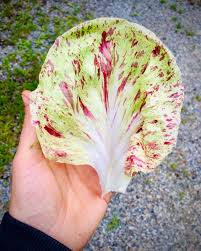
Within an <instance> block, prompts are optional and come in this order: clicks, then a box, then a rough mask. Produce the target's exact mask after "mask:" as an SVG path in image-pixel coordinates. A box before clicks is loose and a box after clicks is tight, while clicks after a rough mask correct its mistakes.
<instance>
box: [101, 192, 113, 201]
mask: <svg viewBox="0 0 201 251" xmlns="http://www.w3.org/2000/svg"><path fill="white" fill-rule="evenodd" d="M112 195H113V193H112V192H109V193H106V194H105V195H104V196H103V200H104V201H105V202H106V203H107V204H108V203H109V202H110V200H111V199H112Z"/></svg>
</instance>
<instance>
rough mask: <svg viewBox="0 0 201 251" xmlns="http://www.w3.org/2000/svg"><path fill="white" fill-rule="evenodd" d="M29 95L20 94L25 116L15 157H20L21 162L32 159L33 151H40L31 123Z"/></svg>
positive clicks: (28, 93)
mask: <svg viewBox="0 0 201 251" xmlns="http://www.w3.org/2000/svg"><path fill="white" fill-rule="evenodd" d="M30 93H31V92H30V91H23V93H22V99H23V103H24V111H25V116H24V123H23V128H22V132H21V135H20V142H19V145H18V150H17V155H18V156H20V159H21V160H24V159H25V158H26V159H29V158H30V157H32V155H33V151H35V150H40V145H39V143H38V140H37V137H36V132H35V127H34V126H33V125H32V123H31V113H30Z"/></svg>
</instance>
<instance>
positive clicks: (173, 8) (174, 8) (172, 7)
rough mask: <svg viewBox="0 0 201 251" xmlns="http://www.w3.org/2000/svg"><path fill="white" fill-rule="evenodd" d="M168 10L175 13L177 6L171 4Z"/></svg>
mask: <svg viewBox="0 0 201 251" xmlns="http://www.w3.org/2000/svg"><path fill="white" fill-rule="evenodd" d="M170 9H171V10H174V11H177V4H176V3H173V4H171V5H170Z"/></svg>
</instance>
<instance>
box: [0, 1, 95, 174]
mask: <svg viewBox="0 0 201 251" xmlns="http://www.w3.org/2000/svg"><path fill="white" fill-rule="evenodd" d="M67 4H68V6H69V8H68V9H67V10H64V9H62V8H58V7H57V6H56V5H54V6H51V8H50V10H49V11H47V9H46V8H44V6H43V4H42V2H41V1H40V0H34V1H23V0H19V1H16V2H12V1H8V2H6V3H1V9H0V19H1V22H0V30H1V31H2V33H5V34H6V35H5V36H4V38H3V39H1V40H0V43H1V46H2V47H3V48H5V51H7V54H6V56H5V57H4V58H2V59H1V63H0V68H1V71H2V74H3V78H2V79H1V80H0V85H1V93H0V106H1V113H0V128H1V134H0V176H1V175H2V174H3V172H4V170H5V166H6V165H8V164H9V163H11V160H12V158H13V155H14V153H15V151H16V145H17V141H18V137H19V133H20V131H21V125H22V121H23V114H24V112H23V104H22V100H21V92H22V90H24V89H29V90H34V89H35V88H36V87H37V85H38V75H39V72H40V69H41V66H42V63H43V61H44V59H45V57H46V54H47V52H48V49H49V47H50V46H51V45H52V43H53V42H54V40H55V39H56V37H57V36H59V35H61V34H63V33H64V32H65V31H67V30H68V29H70V28H71V27H73V26H74V25H76V24H78V23H80V22H82V21H84V20H89V19H93V18H94V16H93V13H91V12H85V11H83V7H82V6H81V5H79V4H74V3H72V4H71V3H69V2H68V3H67ZM50 14H53V15H50ZM8 17H9V18H8ZM7 46H10V48H12V49H10V48H9V49H7Z"/></svg>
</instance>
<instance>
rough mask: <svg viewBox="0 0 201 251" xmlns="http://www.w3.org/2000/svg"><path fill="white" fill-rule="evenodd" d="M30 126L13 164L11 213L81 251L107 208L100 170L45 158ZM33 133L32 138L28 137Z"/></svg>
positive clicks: (26, 130)
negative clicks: (99, 176) (100, 183)
mask: <svg viewBox="0 0 201 251" xmlns="http://www.w3.org/2000/svg"><path fill="white" fill-rule="evenodd" d="M26 123H27V122H26V118H25V124H26ZM28 127H29V128H27V127H26V126H24V127H23V131H22V134H21V140H20V144H19V148H18V152H17V154H16V156H15V159H14V162H13V173H12V192H11V203H10V209H9V211H10V213H11V214H12V215H13V216H14V217H16V218H17V219H19V220H21V221H23V222H25V223H27V224H30V225H32V226H33V227H35V228H38V229H40V230H41V231H43V232H45V233H47V234H48V235H50V236H52V237H53V238H55V239H57V240H58V241H60V242H62V243H63V244H64V245H67V246H69V247H70V248H72V249H73V250H80V248H82V247H83V246H84V245H85V244H86V242H87V241H88V240H89V238H90V237H91V235H92V234H93V232H94V231H95V229H96V228H97V226H98V224H99V222H100V220H101V219H102V217H103V216H104V213H105V211H106V208H107V202H106V201H105V200H104V199H101V197H100V195H101V188H100V185H99V180H98V176H97V174H96V171H95V170H94V169H93V168H92V167H90V166H72V165H67V164H61V163H56V162H53V161H50V160H47V159H45V158H44V156H43V154H42V151H41V149H40V145H39V143H37V139H36V135H35V131H34V128H33V127H31V124H30V122H29V125H28ZM27 137H29V140H28V142H27V141H25V140H24V139H25V138H26V139H27ZM30 138H31V139H32V141H30ZM22 141H24V142H23V144H22ZM34 142H35V143H34ZM109 197H110V195H108V199H109Z"/></svg>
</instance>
